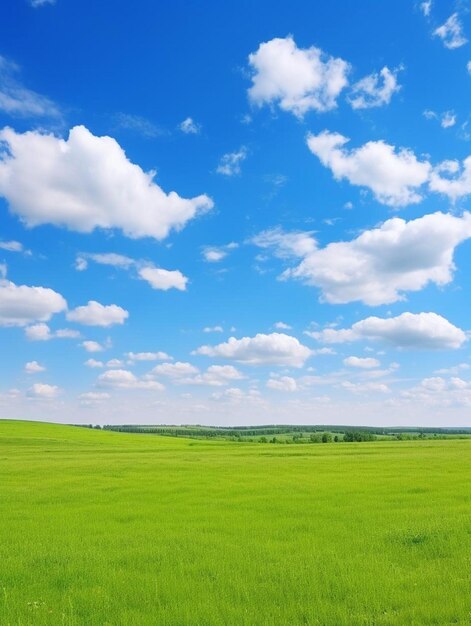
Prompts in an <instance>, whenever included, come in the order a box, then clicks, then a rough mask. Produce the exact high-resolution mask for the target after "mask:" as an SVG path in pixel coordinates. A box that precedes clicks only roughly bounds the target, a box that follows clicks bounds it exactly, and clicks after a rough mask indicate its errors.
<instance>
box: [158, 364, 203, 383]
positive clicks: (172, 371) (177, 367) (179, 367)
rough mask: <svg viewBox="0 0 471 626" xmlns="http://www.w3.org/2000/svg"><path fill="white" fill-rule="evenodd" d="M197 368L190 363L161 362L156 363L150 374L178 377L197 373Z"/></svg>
mask: <svg viewBox="0 0 471 626" xmlns="http://www.w3.org/2000/svg"><path fill="white" fill-rule="evenodd" d="M198 372H199V370H198V368H197V367H195V366H194V365H192V364H191V363H185V362H182V361H177V362H176V363H161V364H160V365H156V366H155V367H154V368H153V369H152V370H151V374H153V375H154V376H165V377H167V378H172V379H179V378H186V377H188V376H192V375H193V374H198Z"/></svg>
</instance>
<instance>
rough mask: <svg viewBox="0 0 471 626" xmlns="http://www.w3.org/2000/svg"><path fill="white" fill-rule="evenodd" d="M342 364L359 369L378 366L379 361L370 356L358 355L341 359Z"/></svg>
mask: <svg viewBox="0 0 471 626" xmlns="http://www.w3.org/2000/svg"><path fill="white" fill-rule="evenodd" d="M343 364H344V365H347V366H348V367H357V368H360V369H372V368H374V367H379V366H380V365H381V363H380V362H379V361H378V359H373V358H372V357H364V358H362V357H358V356H349V357H347V358H346V359H344V360H343Z"/></svg>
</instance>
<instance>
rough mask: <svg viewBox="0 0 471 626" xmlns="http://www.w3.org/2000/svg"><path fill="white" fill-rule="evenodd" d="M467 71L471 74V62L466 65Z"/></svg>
mask: <svg viewBox="0 0 471 626" xmlns="http://www.w3.org/2000/svg"><path fill="white" fill-rule="evenodd" d="M466 69H467V70H468V74H471V61H468V62H467V63H466Z"/></svg>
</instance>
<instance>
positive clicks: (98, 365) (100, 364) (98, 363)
mask: <svg viewBox="0 0 471 626" xmlns="http://www.w3.org/2000/svg"><path fill="white" fill-rule="evenodd" d="M84 365H86V366H87V367H91V368H95V369H97V368H98V369H100V368H101V367H104V365H105V364H104V363H103V361H97V360H96V359H87V360H86V361H85V363H84Z"/></svg>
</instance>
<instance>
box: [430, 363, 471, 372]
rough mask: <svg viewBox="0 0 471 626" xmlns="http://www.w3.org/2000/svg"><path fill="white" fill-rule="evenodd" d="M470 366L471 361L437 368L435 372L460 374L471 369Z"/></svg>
mask: <svg viewBox="0 0 471 626" xmlns="http://www.w3.org/2000/svg"><path fill="white" fill-rule="evenodd" d="M469 368H470V365H469V363H458V365H453V366H452V367H445V368H442V369H439V370H436V372H435V374H460V373H461V372H462V371H463V370H469Z"/></svg>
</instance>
